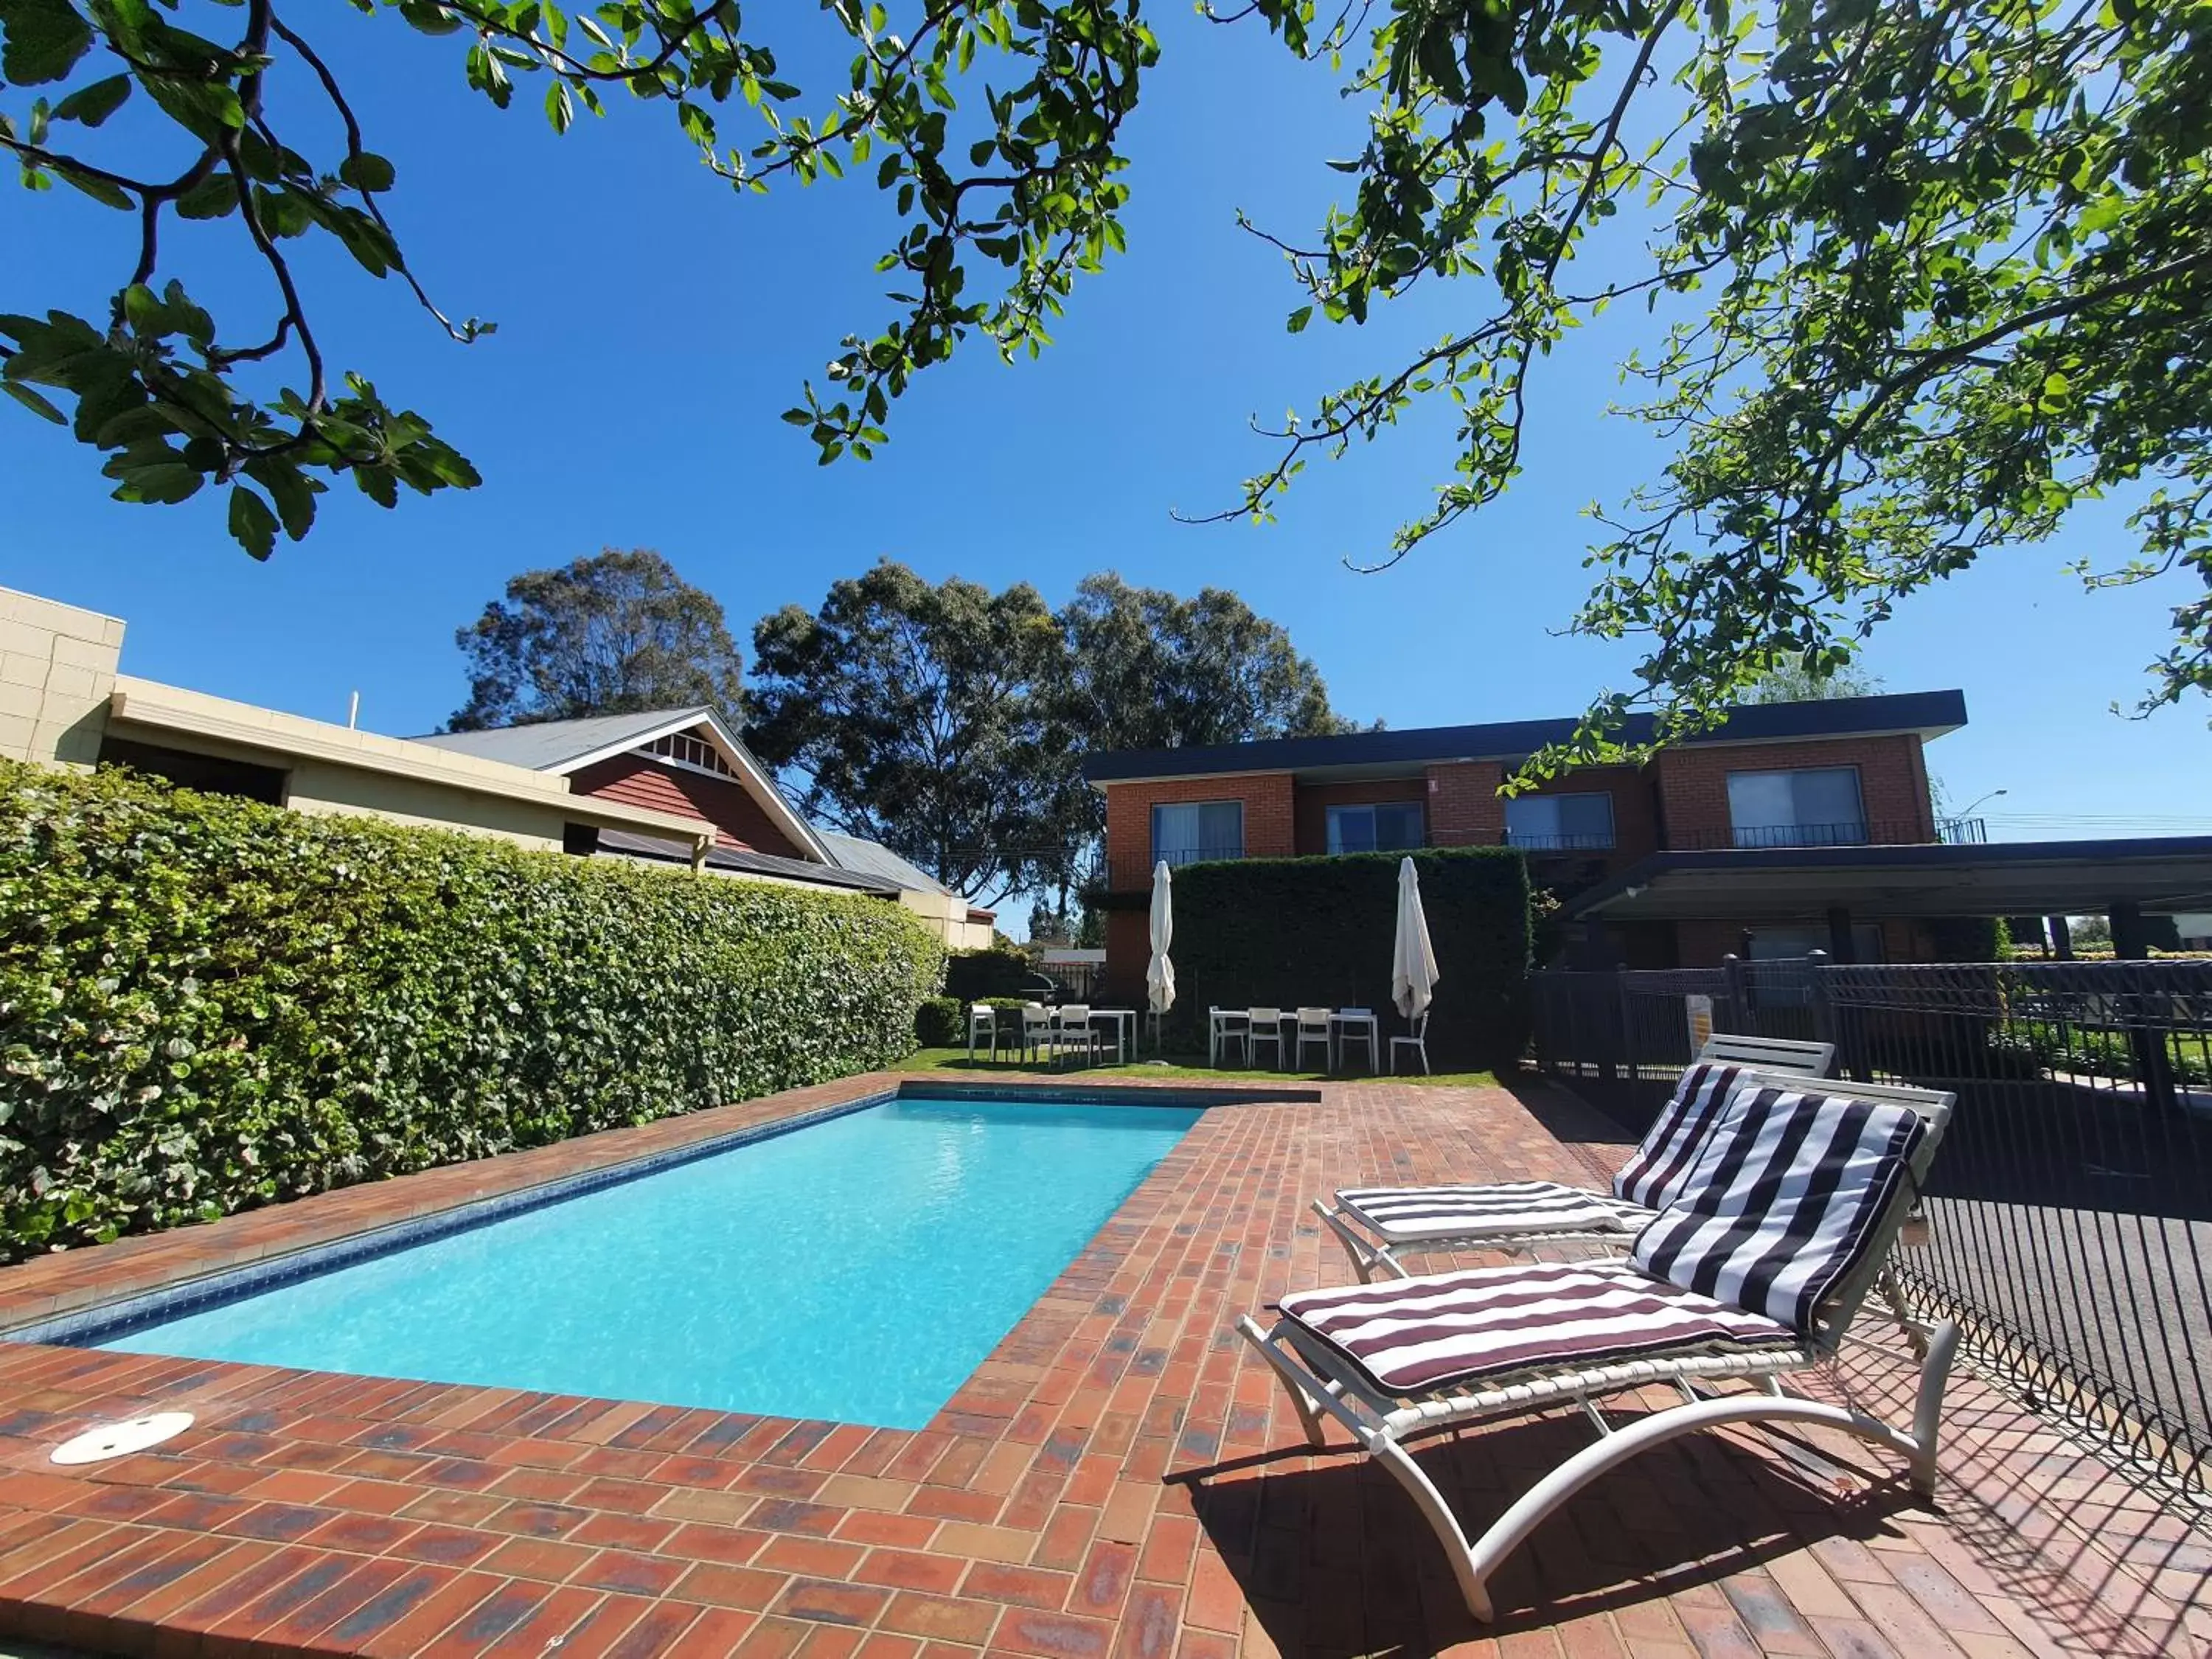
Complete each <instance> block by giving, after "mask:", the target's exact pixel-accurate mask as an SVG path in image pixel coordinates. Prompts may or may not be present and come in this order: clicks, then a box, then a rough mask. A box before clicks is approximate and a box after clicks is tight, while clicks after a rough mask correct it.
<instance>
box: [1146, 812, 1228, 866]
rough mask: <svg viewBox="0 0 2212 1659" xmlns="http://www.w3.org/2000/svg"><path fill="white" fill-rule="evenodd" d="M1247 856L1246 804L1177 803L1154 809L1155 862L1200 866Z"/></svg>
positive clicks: (1153, 844) (1153, 856) (1153, 843)
mask: <svg viewBox="0 0 2212 1659" xmlns="http://www.w3.org/2000/svg"><path fill="white" fill-rule="evenodd" d="M1243 856H1244V803H1243V801H1241V800H1202V801H1201V800H1194V801H1177V802H1176V803H1175V804H1174V805H1158V806H1155V807H1154V808H1152V862H1153V863H1154V864H1160V863H1167V864H1171V865H1173V864H1197V863H1200V862H1202V861H1203V860H1207V859H1241V858H1243Z"/></svg>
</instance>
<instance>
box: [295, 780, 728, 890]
mask: <svg viewBox="0 0 2212 1659" xmlns="http://www.w3.org/2000/svg"><path fill="white" fill-rule="evenodd" d="M284 804H285V805H287V806H289V807H290V808H291V809H292V810H293V811H295V812H330V813H341V814H352V815H354V816H356V817H372V818H382V819H384V820H386V822H387V823H413V824H422V825H426V826H428V828H431V829H466V830H471V831H473V832H474V833H476V834H477V835H483V836H497V837H499V838H501V840H505V841H512V842H520V843H521V844H522V845H523V846H525V847H533V848H538V849H540V850H541V851H551V852H556V853H557V852H559V851H560V850H561V844H562V827H563V826H564V825H565V824H566V823H567V822H568V818H567V817H566V815H565V814H564V813H562V811H561V810H560V808H559V807H558V806H557V805H552V804H550V803H549V804H547V805H543V806H541V805H538V804H536V803H535V802H532V801H521V800H507V799H501V798H499V797H497V796H494V795H477V794H471V793H467V792H466V791H464V790H459V789H450V788H446V787H442V786H441V785H438V784H435V783H425V782H422V781H418V780H416V779H413V778H402V777H394V776H392V775H390V774H388V773H377V772H363V771H358V770H356V769H354V768H352V767H346V766H332V765H330V764H328V763H325V762H322V761H311V760H300V761H295V762H294V763H292V765H291V768H290V770H289V775H288V777H287V780H286V785H285V791H284ZM686 873H687V874H688V873H689V870H688V867H687V870H686Z"/></svg>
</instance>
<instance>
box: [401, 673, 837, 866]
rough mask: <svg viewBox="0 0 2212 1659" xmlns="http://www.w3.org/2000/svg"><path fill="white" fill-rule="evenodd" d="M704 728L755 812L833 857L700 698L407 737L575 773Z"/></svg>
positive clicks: (831, 861) (830, 860)
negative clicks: (677, 704) (634, 710)
mask: <svg viewBox="0 0 2212 1659" xmlns="http://www.w3.org/2000/svg"><path fill="white" fill-rule="evenodd" d="M702 727H703V728H704V729H705V730H706V732H707V733H708V738H709V740H710V741H711V742H712V743H713V744H714V747H715V748H716V749H717V750H720V753H721V756H722V758H723V760H724V761H725V762H726V763H727V764H728V766H729V768H730V770H731V771H732V773H733V774H735V775H736V777H737V780H738V783H739V784H740V785H741V786H742V787H744V791H745V793H748V794H750V796H751V797H752V798H753V799H755V800H756V801H757V802H758V803H759V804H760V807H761V810H762V811H764V812H766V813H767V814H768V815H769V818H770V819H771V820H772V821H773V822H774V823H776V824H777V825H778V826H779V827H781V829H783V831H784V833H785V834H787V835H788V836H790V837H791V839H792V841H793V843H794V844H795V845H797V846H799V847H803V848H805V849H806V850H807V851H808V852H810V853H811V854H814V855H815V857H816V858H817V859H818V860H820V861H821V862H822V863H823V864H827V865H832V866H834V865H836V862H837V860H836V856H835V855H834V854H831V852H830V851H829V848H828V847H827V846H826V845H825V844H824V843H823V840H822V837H821V836H820V835H819V834H818V833H817V831H816V829H815V828H814V826H813V825H812V824H811V823H807V821H806V820H805V818H804V817H800V816H799V811H798V810H797V809H796V808H794V807H793V805H792V804H791V803H790V802H789V801H788V800H786V799H784V795H783V791H782V790H781V789H779V788H778V787H776V782H775V777H774V776H773V775H770V773H769V769H768V768H767V767H765V766H763V765H762V764H761V763H760V760H759V758H758V757H756V756H755V755H754V753H753V752H752V750H750V749H748V748H746V747H745V745H744V743H743V742H742V741H740V740H739V738H738V734H737V733H736V732H733V731H732V730H731V729H730V727H729V726H727V725H726V724H725V723H724V721H723V720H722V717H721V716H720V714H716V713H715V712H714V709H713V708H710V707H708V705H707V704H705V703H699V704H696V705H695V706H694V707H692V708H656V709H648V710H647V711H645V712H644V713H641V714H587V715H585V716H584V717H583V718H581V719H580V720H533V721H531V722H529V723H528V724H526V725H522V726H495V727H493V728H491V729H489V730H488V731H483V732H429V733H428V734H426V735H424V736H422V737H419V738H413V739H411V741H413V742H416V743H423V744H430V745H431V746H433V747H434V748H438V749H451V750H459V752H460V753H462V754H465V755H475V756H478V757H482V758H483V759H486V760H496V761H504V762H506V763H507V764H509V765H511V766H526V767H528V768H530V769H532V771H537V772H551V773H555V774H558V775H567V774H569V773H573V772H580V771H581V770H583V769H584V768H586V766H590V765H592V763H594V762H598V761H602V760H608V759H611V758H612V757H614V756H617V755H622V754H627V753H629V751H630V750H633V749H638V748H641V747H643V746H644V745H645V744H648V743H652V742H653V741H654V740H655V739H656V738H665V737H670V736H672V735H674V734H675V733H676V732H690V731H692V730H694V729H696V728H702Z"/></svg>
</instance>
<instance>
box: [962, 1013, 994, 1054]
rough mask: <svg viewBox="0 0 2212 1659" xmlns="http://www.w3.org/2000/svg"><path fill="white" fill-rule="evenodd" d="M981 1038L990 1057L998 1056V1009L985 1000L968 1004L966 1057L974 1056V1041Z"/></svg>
mask: <svg viewBox="0 0 2212 1659" xmlns="http://www.w3.org/2000/svg"><path fill="white" fill-rule="evenodd" d="M979 1037H980V1038H981V1040H982V1043H983V1047H984V1048H985V1049H986V1051H987V1053H988V1055H989V1057H990V1058H991V1059H993V1060H996V1059H997V1058H998V1057H999V1011H998V1010H997V1009H996V1008H994V1007H992V1006H990V1004H988V1003H987V1002H973V1003H970V1004H969V1005H968V1058H969V1060H974V1059H975V1042H976V1040H977V1039H978V1038H979Z"/></svg>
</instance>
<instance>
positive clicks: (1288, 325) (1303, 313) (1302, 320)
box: [1283, 306, 1314, 334]
mask: <svg viewBox="0 0 2212 1659" xmlns="http://www.w3.org/2000/svg"><path fill="white" fill-rule="evenodd" d="M1313 313H1314V308H1313V307H1311V306H1300V307H1298V308H1297V310H1296V311H1294V312H1292V313H1291V315H1290V319H1289V320H1288V321H1287V322H1285V324H1284V325H1283V326H1284V327H1285V329H1287V330H1288V331H1290V332H1291V333H1292V334H1303V333H1304V332H1305V331H1306V325H1307V324H1308V323H1310V322H1311V321H1313Z"/></svg>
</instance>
